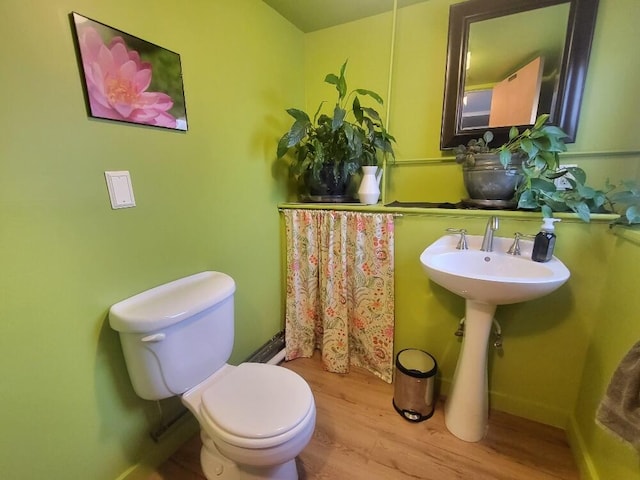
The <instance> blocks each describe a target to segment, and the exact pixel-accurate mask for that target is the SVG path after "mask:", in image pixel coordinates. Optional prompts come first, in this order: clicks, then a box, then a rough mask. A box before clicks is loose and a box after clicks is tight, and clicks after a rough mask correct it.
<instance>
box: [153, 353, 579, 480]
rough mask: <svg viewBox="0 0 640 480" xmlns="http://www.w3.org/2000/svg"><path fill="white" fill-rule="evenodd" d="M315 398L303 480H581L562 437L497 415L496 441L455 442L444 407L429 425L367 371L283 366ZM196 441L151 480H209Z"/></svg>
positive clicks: (311, 362) (313, 362) (492, 435)
mask: <svg viewBox="0 0 640 480" xmlns="http://www.w3.org/2000/svg"><path fill="white" fill-rule="evenodd" d="M283 366H285V367H286V368H289V369H291V370H294V371H296V372H298V373H299V374H300V375H302V376H303V377H304V378H305V379H306V380H307V382H308V383H309V385H310V386H311V389H312V390H313V394H314V397H315V401H316V408H317V420H316V429H315V433H314V435H313V438H312V439H311V441H310V442H309V445H308V446H307V448H306V449H305V450H304V451H303V452H302V454H301V455H300V456H299V458H298V471H299V474H300V479H301V480H305V479H308V480H312V479H313V480H316V479H317V480H319V479H331V480H342V479H345V480H378V479H381V480H386V479H389V480H405V479H414V480H415V479H425V480H449V479H473V480H483V479H486V480H501V479H504V480H507V479H508V480H521V479H523V480H524V479H526V480H528V479H533V480H545V479H579V474H578V470H577V468H576V465H575V462H574V461H573V458H572V456H571V452H570V450H569V446H568V444H567V441H566V438H565V434H564V432H563V431H562V430H558V429H556V428H553V427H549V426H546V425H542V424H539V423H536V422H532V421H529V420H525V419H522V418H519V417H514V416H512V415H508V414H505V413H501V412H491V415H490V419H489V433H488V434H487V436H486V437H485V438H484V439H483V440H482V441H481V442H478V443H467V442H464V441H462V440H459V439H457V438H456V437H454V436H453V435H452V434H450V433H449V432H448V431H447V429H446V427H445V425H444V418H443V413H442V412H443V409H442V406H443V405H442V403H439V404H438V407H437V408H436V412H435V414H434V416H433V417H432V418H431V419H429V420H426V421H424V422H421V423H417V424H416V423H410V422H408V421H406V420H404V419H403V418H402V417H400V415H398V414H397V413H396V411H395V410H394V409H393V406H392V404H391V401H392V399H393V385H389V384H386V383H384V382H382V381H381V380H379V379H377V378H376V377H374V376H373V375H371V374H370V373H368V372H366V371H364V370H361V369H352V371H351V373H349V374H348V375H337V374H334V373H328V372H324V371H323V370H322V367H321V364H320V361H319V358H317V357H314V358H313V359H298V360H294V361H292V362H288V363H286V364H283ZM199 451H200V439H199V437H198V436H195V437H194V438H193V439H192V440H190V441H189V442H187V444H185V445H184V447H183V448H182V449H181V450H179V451H178V452H177V453H176V454H175V455H174V456H173V457H172V458H170V459H169V460H168V461H167V462H166V463H165V464H164V465H162V466H161V467H160V468H159V469H158V471H157V472H156V473H154V474H153V475H152V476H151V477H150V478H149V480H195V479H198V480H202V479H204V478H205V477H204V475H203V474H202V470H201V469H200V462H199Z"/></svg>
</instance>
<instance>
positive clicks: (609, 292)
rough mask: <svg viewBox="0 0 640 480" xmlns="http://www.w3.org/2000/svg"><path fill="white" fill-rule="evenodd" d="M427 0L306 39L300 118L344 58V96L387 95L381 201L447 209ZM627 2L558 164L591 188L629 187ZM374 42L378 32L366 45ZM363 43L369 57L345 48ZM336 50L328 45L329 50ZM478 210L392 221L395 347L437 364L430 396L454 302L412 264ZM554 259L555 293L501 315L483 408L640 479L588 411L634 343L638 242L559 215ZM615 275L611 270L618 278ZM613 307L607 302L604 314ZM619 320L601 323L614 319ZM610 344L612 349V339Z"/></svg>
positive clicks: (596, 45) (633, 34) (630, 23)
mask: <svg viewBox="0 0 640 480" xmlns="http://www.w3.org/2000/svg"><path fill="white" fill-rule="evenodd" d="M452 3H456V0H430V1H428V2H423V3H420V4H416V5H413V6H410V7H406V8H402V9H400V10H399V11H398V13H397V23H396V31H395V45H394V50H393V53H392V52H391V48H390V35H391V31H392V29H393V15H392V14H391V13H388V14H382V15H378V16H375V17H370V18H368V19H364V20H361V21H357V22H351V23H348V24H344V25H340V26H337V27H333V28H329V29H325V30H321V31H318V32H313V33H310V34H307V35H306V36H305V39H306V50H305V51H306V56H305V62H306V63H305V65H306V74H305V81H306V82H307V86H306V91H307V108H308V109H310V110H312V111H315V110H314V109H315V107H316V106H317V104H318V102H319V101H320V100H321V99H328V100H332V99H333V97H332V93H333V92H332V90H331V87H330V86H325V85H324V84H323V83H322V79H323V78H324V75H325V74H326V73H328V72H333V71H336V69H337V67H338V66H339V65H340V64H341V63H342V61H343V60H344V58H347V57H348V58H349V70H348V76H347V79H348V80H349V81H350V84H351V86H352V87H360V88H370V89H374V90H376V91H378V92H379V93H382V94H383V95H384V94H385V93H386V92H387V87H388V84H389V82H390V83H391V91H390V95H389V97H388V98H387V104H388V106H389V118H388V121H389V129H390V131H391V133H392V134H393V135H395V136H396V138H397V140H398V144H397V149H396V151H397V153H398V160H397V162H396V163H395V164H393V165H389V166H388V168H387V172H386V191H385V198H384V200H385V201H387V202H389V201H393V200H401V201H423V202H425V201H431V202H441V201H449V202H457V201H459V200H460V199H461V198H464V195H465V191H464V187H463V184H462V178H461V177H462V176H461V175H460V167H459V166H458V165H456V164H455V162H452V161H451V159H447V158H446V157H447V155H448V154H447V153H446V152H441V151H440V150H439V135H440V122H441V109H442V96H443V88H444V75H445V56H446V47H447V45H446V42H447V22H448V9H449V5H450V4H452ZM639 17H640V2H637V1H636V0H622V1H618V0H601V1H600V8H599V12H598V21H597V26H596V32H595V38H594V42H593V49H592V54H591V61H590V65H589V70H588V74H587V77H586V85H585V90H584V99H583V104H582V113H581V117H580V123H579V129H578V134H577V141H576V143H575V144H572V145H570V146H569V152H568V153H567V154H565V155H564V156H563V159H562V161H563V162H566V163H576V164H578V165H579V166H581V167H583V168H584V169H585V170H586V171H587V173H588V175H589V179H590V183H591V184H592V185H593V186H595V187H603V186H604V182H605V180H606V179H607V178H610V179H611V180H612V181H613V182H617V181H619V180H620V179H623V178H636V179H640V175H639V174H640V137H638V135H637V132H638V130H639V129H640V116H638V115H637V112H636V109H637V102H636V101H635V98H637V92H636V90H637V83H638V79H639V78H640V63H639V62H634V61H631V59H633V58H636V57H637V52H636V51H635V49H636V47H635V45H638V44H639V43H640V31H639V30H638V29H637V25H636V22H634V19H636V18H639ZM372 32H376V33H380V34H379V35H378V34H376V35H374V34H373V33H372ZM354 38H364V39H365V40H366V47H365V46H363V45H362V44H360V43H354V42H353V41H352V39H354ZM338 46H339V48H337V47H338ZM487 215H488V212H484V213H481V212H463V211H452V212H442V211H441V212H440V213H438V214H434V213H433V212H431V213H429V214H427V215H424V214H423V215H415V214H410V213H405V215H404V216H403V217H401V218H398V219H397V220H396V345H395V348H396V350H399V349H402V348H406V347H418V348H424V349H427V350H428V351H430V352H431V353H433V354H434V355H435V356H436V358H437V359H438V362H439V365H440V367H441V368H440V370H441V377H442V382H441V391H442V392H443V393H446V392H447V390H448V386H449V382H450V380H451V378H452V376H453V371H454V369H455V363H456V360H457V356H458V352H459V348H460V342H459V340H458V339H457V338H456V337H454V335H453V332H454V331H455V329H456V327H457V321H458V320H459V319H460V318H461V317H462V316H463V315H464V303H463V301H462V299H460V298H458V297H456V296H455V295H453V294H450V293H449V292H447V291H445V290H444V289H442V288H440V287H438V286H437V285H433V284H431V283H429V282H428V281H427V279H426V277H425V274H424V272H423V271H422V269H421V267H420V265H419V262H418V256H419V254H420V253H421V252H422V250H423V249H424V248H425V247H426V246H427V245H428V244H429V243H431V242H432V241H434V240H435V239H436V238H438V237H439V236H441V235H442V233H443V231H444V229H445V228H447V227H464V228H467V229H468V230H469V231H470V232H471V233H475V234H481V233H482V232H483V231H484V225H485V223H486V217H487ZM501 219H502V221H501V227H500V234H501V235H504V236H511V235H512V234H513V232H515V231H521V232H526V233H535V232H536V231H537V230H538V229H539V224H540V220H539V218H538V216H537V215H535V214H529V215H526V214H524V215H523V214H519V213H516V214H508V213H504V214H501ZM558 236H559V240H558V245H557V250H556V253H557V255H558V256H559V257H560V258H561V259H562V260H563V261H564V262H565V263H566V264H567V266H568V267H569V269H570V270H571V274H572V276H571V279H570V280H569V282H568V283H567V285H565V286H563V287H562V288H561V289H560V290H558V291H557V292H554V293H553V294H551V295H549V296H547V297H545V298H543V299H539V300H536V301H533V302H528V303H526V304H520V305H512V306H503V307H499V309H498V312H497V314H496V317H497V319H498V320H499V321H500V322H501V324H502V329H503V334H504V349H503V352H502V353H500V352H497V351H493V350H492V352H491V354H490V359H489V375H490V388H491V404H492V407H494V408H498V409H500V410H504V411H508V412H511V413H514V414H517V415H521V416H524V417H527V418H531V419H534V420H538V421H541V422H544V423H548V424H552V425H556V426H559V427H561V428H566V429H567V431H568V434H569V438H570V440H571V445H572V448H574V451H575V454H576V458H577V459H578V462H579V464H580V466H581V468H582V469H583V472H584V477H585V478H592V479H597V478H599V479H602V480H605V479H609V478H640V473H639V471H638V467H639V465H640V458H639V457H638V454H637V453H634V452H633V451H630V450H628V449H626V448H625V447H624V446H623V445H621V444H619V443H618V442H616V441H615V440H613V439H612V438H611V437H610V436H609V435H608V434H606V433H604V432H603V431H602V430H600V429H599V427H597V426H596V425H595V423H594V421H593V418H594V415H595V408H596V406H597V404H598V402H599V401H600V398H601V397H602V394H603V393H604V389H605V388H606V385H607V384H608V380H609V378H610V376H611V374H612V372H613V369H614V368H615V365H616V364H617V362H618V361H619V360H620V359H621V357H622V355H623V354H624V353H625V352H626V350H627V349H628V348H629V347H630V345H631V344H633V343H634V342H635V341H636V340H637V339H638V337H639V330H638V326H637V322H635V321H634V318H637V312H638V311H640V300H638V299H637V296H635V297H634V296H633V294H632V293H627V294H626V295H623V296H622V298H621V297H620V295H619V294H618V292H621V293H624V292H629V289H630V288H631V289H632V288H633V287H632V286H633V285H635V279H636V278H637V275H638V262H637V261H634V260H635V259H636V258H637V255H638V248H640V247H639V246H638V245H637V244H634V243H630V242H628V241H627V240H621V239H620V238H618V237H616V236H615V235H614V233H613V231H612V230H610V229H609V226H608V225H607V222H606V221H593V222H592V223H591V224H584V223H581V222H580V221H577V220H575V219H571V218H566V217H565V218H564V221H563V223H561V224H560V226H559V227H558ZM618 267H621V268H618ZM612 303H615V304H616V306H615V307H612V305H611V304H612ZM618 311H619V313H620V314H619V315H618V314H615V315H612V313H613V312H618ZM609 339H611V341H609Z"/></svg>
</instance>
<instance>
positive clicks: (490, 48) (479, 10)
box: [440, 0, 598, 150]
mask: <svg viewBox="0 0 640 480" xmlns="http://www.w3.org/2000/svg"><path fill="white" fill-rule="evenodd" d="M597 9H598V0H468V1H466V2H463V3H457V4H453V5H451V7H450V11H449V43H448V49H447V65H446V77H445V92H444V104H443V112H442V130H441V135H440V148H441V149H442V150H445V149H449V148H454V147H456V146H458V145H460V144H466V143H467V142H468V141H469V140H470V139H472V138H478V137H481V136H482V134H483V133H484V132H485V131H486V130H491V131H492V132H493V134H494V138H495V139H494V141H493V142H492V144H493V145H494V146H496V145H500V144H502V143H504V142H505V141H506V140H507V138H508V135H509V129H510V128H511V126H514V125H515V126H517V127H520V128H525V127H526V126H529V125H532V124H533V123H534V122H535V118H536V117H537V116H538V115H540V114H543V113H548V114H549V115H550V117H549V123H550V124H552V125H556V126H558V127H560V128H562V129H563V130H564V131H565V132H566V133H567V135H568V138H566V139H565V141H566V142H567V143H571V142H574V141H575V136H576V130H577V127H578V117H579V114H580V104H581V101H582V91H583V89H584V82H585V78H586V74H587V66H588V63H589V54H590V51H591V41H592V38H593V31H594V28H595V21H596V13H597Z"/></svg>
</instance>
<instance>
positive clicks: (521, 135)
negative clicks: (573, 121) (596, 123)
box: [454, 114, 566, 206]
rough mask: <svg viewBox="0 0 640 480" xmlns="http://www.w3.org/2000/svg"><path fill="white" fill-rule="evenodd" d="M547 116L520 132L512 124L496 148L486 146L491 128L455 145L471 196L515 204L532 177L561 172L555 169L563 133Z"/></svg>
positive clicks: (561, 146)
mask: <svg viewBox="0 0 640 480" xmlns="http://www.w3.org/2000/svg"><path fill="white" fill-rule="evenodd" d="M548 118H549V115H547V114H544V115H540V116H539V117H538V118H537V119H536V122H535V124H534V125H533V126H532V127H531V128H527V129H525V130H524V131H523V132H520V131H519V130H518V129H517V128H516V127H511V129H510V131H509V140H508V141H507V142H506V143H504V144H503V145H501V146H499V147H496V148H490V147H489V143H490V142H491V141H492V140H493V134H492V133H491V131H487V132H485V134H484V135H483V136H482V138H479V139H473V140H470V141H469V143H468V144H467V145H460V146H458V147H456V149H455V150H454V151H455V153H456V161H457V162H458V163H460V164H462V168H463V178H464V182H465V187H466V188H467V191H468V192H469V195H470V197H471V199H472V200H478V199H481V200H490V201H502V202H506V203H509V202H511V203H512V204H513V206H515V200H518V201H519V198H520V195H519V193H521V192H522V191H524V190H526V189H528V188H529V187H530V179H531V177H546V176H547V175H550V174H553V175H555V176H556V177H557V176H561V175H563V174H564V173H562V174H558V173H557V170H558V166H559V160H558V153H559V152H564V151H566V146H565V144H564V142H563V138H564V137H566V134H565V133H564V132H563V131H562V130H561V129H559V128H558V127H554V126H552V125H546V124H545V122H546V121H547V119H548ZM553 175H552V176H553ZM552 183H553V182H552ZM514 199H515V200H514ZM498 206H499V205H498Z"/></svg>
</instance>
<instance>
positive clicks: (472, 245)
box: [420, 235, 569, 305]
mask: <svg viewBox="0 0 640 480" xmlns="http://www.w3.org/2000/svg"><path fill="white" fill-rule="evenodd" d="M458 239H459V235H446V236H444V237H442V238H440V239H438V240H436V241H435V242H434V243H432V244H431V245H429V246H428V247H427V248H426V249H425V250H424V252H422V255H420V261H421V263H422V266H423V267H424V269H425V271H426V272H427V275H428V276H429V278H430V279H431V280H433V281H434V282H435V283H437V284H438V285H440V286H442V287H444V288H446V289H447V290H449V291H451V292H453V293H455V294H457V295H460V296H461V297H463V298H466V299H467V300H474V301H476V302H483V303H489V304H492V305H506V304H509V303H518V302H526V301H528V300H533V299H535V298H538V297H542V296H544V295H547V294H549V293H551V292H553V291H554V290H556V289H557V288H558V287H560V286H561V285H562V284H563V283H565V282H566V281H567V280H568V278H569V270H568V269H567V267H565V265H564V264H563V263H562V262H561V261H560V260H558V259H557V258H556V257H553V258H552V259H551V260H550V261H549V262H546V263H540V262H534V261H533V260H531V250H532V248H533V242H532V241H529V240H522V239H521V240H520V250H521V255H520V256H517V255H509V254H507V253H506V251H507V250H508V249H509V247H510V246H511V244H512V243H513V239H512V238H502V237H495V238H494V239H493V252H482V251H480V246H481V245H482V236H480V235H467V242H468V245H469V249H468V250H457V249H456V245H457V244H458Z"/></svg>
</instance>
